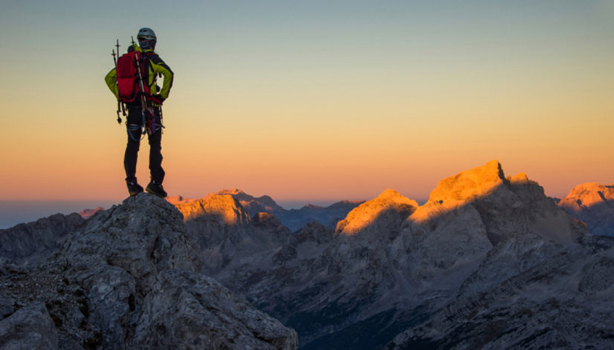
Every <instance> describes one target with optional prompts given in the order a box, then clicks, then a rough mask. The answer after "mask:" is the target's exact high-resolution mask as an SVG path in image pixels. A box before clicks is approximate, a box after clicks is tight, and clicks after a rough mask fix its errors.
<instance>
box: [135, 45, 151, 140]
mask: <svg viewBox="0 0 614 350" xmlns="http://www.w3.org/2000/svg"><path fill="white" fill-rule="evenodd" d="M132 45H136V43H135V42H134V37H132ZM141 57H142V52H141V55H139V54H138V53H136V55H135V58H136V71H137V72H138V76H139V89H140V90H141V113H142V114H143V121H144V122H146V125H144V126H145V128H146V129H147V133H148V134H149V135H151V134H153V133H154V132H155V127H156V126H155V118H154V117H153V111H152V110H151V109H150V108H149V106H148V105H147V98H146V97H145V85H144V84H143V75H142V74H141V63H140V62H139V61H140V60H141ZM152 129H153V131H152ZM143 133H144V132H143Z"/></svg>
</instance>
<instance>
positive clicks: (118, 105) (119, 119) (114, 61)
mask: <svg viewBox="0 0 614 350" xmlns="http://www.w3.org/2000/svg"><path fill="white" fill-rule="evenodd" d="M115 46H116V47H117V54H116V53H115V50H113V51H112V55H113V63H115V74H117V57H119V39H117V44H115ZM115 86H117V91H118V93H119V82H117V80H116V81H115ZM121 107H123V105H122V102H121V99H120V98H119V97H118V98H117V123H118V124H120V125H121V123H122V118H121V117H120V115H119V111H120V109H121ZM124 113H125V112H124Z"/></svg>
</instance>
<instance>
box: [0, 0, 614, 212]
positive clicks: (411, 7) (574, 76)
mask: <svg viewBox="0 0 614 350" xmlns="http://www.w3.org/2000/svg"><path fill="white" fill-rule="evenodd" d="M144 26H147V27H151V28H153V29H154V31H155V32H156V33H157V35H158V45H157V48H156V49H157V52H158V53H159V54H160V56H161V57H162V59H163V60H165V62H166V63H167V64H168V65H169V66H170V67H171V68H172V69H173V71H174V72H175V76H176V78H175V83H174V86H173V90H172V91H171V95H170V98H169V100H168V101H167V102H166V103H165V105H164V117H165V119H164V122H165V125H166V129H165V131H164V136H163V140H162V146H163V155H164V157H165V158H164V162H163V166H164V168H165V170H166V172H167V178H166V181H165V183H164V185H165V188H166V189H167V191H168V192H169V194H170V195H183V196H186V197H190V198H198V197H202V196H205V195H206V194H208V193H210V192H213V191H218V190H221V189H225V188H240V189H243V190H244V191H246V192H248V193H250V194H252V195H255V196H261V195H265V194H267V195H271V196H272V197H273V198H274V199H276V200H278V201H284V200H286V201H288V200H309V201H317V200H338V199H371V198H373V197H375V196H377V195H378V194H379V193H380V192H382V191H383V190H385V189H386V188H393V189H396V190H397V191H399V192H400V193H402V194H403V195H405V196H407V197H410V198H412V199H423V198H428V195H429V193H430V192H431V191H432V190H433V189H434V188H435V186H436V185H437V182H438V181H439V180H441V179H443V178H445V177H448V176H451V175H454V174H456V173H458V172H460V171H463V170H467V169H471V168H474V167H477V166H481V165H484V164H486V163H487V162H488V161H490V160H493V159H498V160H499V161H500V162H501V163H502V165H503V169H504V171H505V172H506V174H507V175H515V174H516V173H518V172H525V173H527V174H528V176H529V178H531V179H533V180H536V181H538V182H539V183H540V184H541V185H542V186H543V187H544V188H545V189H546V193H547V194H548V195H551V196H564V195H566V194H567V193H568V192H569V190H570V189H571V188H572V187H573V186H575V185H577V184H580V183H584V182H592V181H596V182H599V183H602V184H608V183H611V182H614V146H613V144H612V133H613V130H614V98H613V97H614V0H594V1H593V0H585V1H577V0H540V1H535V0H530V1H529V0H514V1H491V0H489V1H485V0H483V1H476V0H466V1H452V0H448V1H361V0H358V1H357V0H352V1H345V0H344V1H335V0H327V1H287V0H286V1H255V0H251V1H233V0H230V1H215V2H212V1H181V0H177V1H147V2H146V1H77V0H74V1H68V0H57V1H10V0H1V2H0V51H1V54H0V62H1V63H2V65H1V66H0V78H1V85H0V106H1V108H0V118H1V124H2V134H3V135H2V137H0V150H1V153H0V164H2V171H1V172H0V184H1V185H0V186H1V188H2V191H0V200H15V199H21V200H98V199H99V200H117V201H118V202H119V201H121V200H122V199H123V198H125V197H126V196H127V190H126V188H125V183H124V177H125V175H124V171H123V152H124V147H125V143H126V134H125V127H124V126H119V125H118V124H117V122H116V121H115V119H116V115H115V109H116V102H115V100H114V98H113V96H112V95H111V93H110V92H109V91H108V89H107V87H106V85H105V83H104V80H103V78H104V76H105V74H106V73H107V72H108V71H109V70H110V69H111V68H112V66H113V60H112V57H111V50H112V49H113V47H114V44H115V40H116V39H119V40H120V44H122V50H125V48H126V47H127V45H128V44H129V41H130V37H131V36H136V33H137V31H138V29H139V28H140V27H144ZM148 149H149V146H148V144H147V141H146V140H145V141H143V143H142V147H141V154H140V159H139V169H138V174H137V176H138V177H139V179H140V182H141V183H142V184H143V185H146V184H147V182H148V180H149V173H148V169H147V166H148V164H147V160H148V159H147V158H148V157H147V152H148Z"/></svg>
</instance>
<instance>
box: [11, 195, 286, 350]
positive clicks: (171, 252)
mask: <svg viewBox="0 0 614 350" xmlns="http://www.w3.org/2000/svg"><path fill="white" fill-rule="evenodd" d="M200 256H201V250H200V247H199V245H198V244H197V242H195V241H193V240H192V238H191V237H190V236H189V234H187V233H186V228H185V224H184V223H183V217H182V215H181V213H180V212H179V211H178V210H177V209H176V208H175V207H173V206H172V205H170V204H168V203H167V202H166V201H164V200H162V199H160V198H157V197H155V196H151V195H148V194H140V195H138V196H136V197H131V198H128V199H127V200H126V201H124V203H123V204H122V205H121V206H115V207H113V208H111V209H109V210H106V211H104V212H101V213H99V214H97V215H96V216H95V217H94V218H92V219H91V220H89V221H88V223H87V226H85V227H84V228H83V229H81V230H79V231H77V232H76V233H74V234H69V235H67V237H66V243H65V244H64V245H63V246H62V248H61V249H60V250H59V251H58V252H57V253H56V254H54V255H53V256H52V257H51V258H50V259H49V260H48V261H46V262H45V263H43V264H41V265H38V266H34V267H32V268H28V267H17V266H9V265H5V266H4V267H3V269H2V274H0V277H1V280H0V283H2V285H4V286H7V288H4V289H3V290H2V291H0V311H3V312H2V314H3V318H2V319H1V320H0V346H7V345H6V344H17V346H21V345H20V344H22V343H19V342H17V343H15V339H16V338H15V336H14V335H11V334H9V333H10V331H7V330H10V329H12V328H19V329H21V330H23V333H24V334H27V332H28V330H30V329H31V330H32V332H34V330H35V329H37V328H38V327H41V329H50V330H49V332H45V333H43V334H42V335H41V337H42V338H43V339H42V340H41V344H52V345H55V346H51V347H42V345H41V346H39V347H38V348H60V349H81V348H105V349H154V348H155V349H188V348H203V349H206V348H225V349H245V348H254V349H295V348H296V347H297V336H296V333H295V332H294V331H292V330H290V329H287V328H285V327H284V326H282V324H281V323H279V322H278V321H277V320H274V319H272V318H270V317H269V316H267V315H266V314H264V313H262V312H260V311H258V310H256V309H254V308H253V307H251V306H250V305H249V304H248V303H247V302H245V301H243V300H242V299H240V298H237V297H236V296H235V295H234V294H233V293H232V292H230V291H229V290H228V289H226V288H225V287H223V286H221V285H220V284H219V283H217V282H216V281H215V280H213V279H212V278H210V277H207V276H205V275H203V274H202V273H201V271H202V270H203V268H204V263H203V262H202V260H201V259H200ZM37 303H38V304H37ZM11 307H12V309H11ZM41 310H42V311H41ZM49 324H52V325H53V327H49ZM23 344H24V346H26V347H28V348H30V346H29V343H23ZM56 344H57V345H56ZM32 348H37V347H32Z"/></svg>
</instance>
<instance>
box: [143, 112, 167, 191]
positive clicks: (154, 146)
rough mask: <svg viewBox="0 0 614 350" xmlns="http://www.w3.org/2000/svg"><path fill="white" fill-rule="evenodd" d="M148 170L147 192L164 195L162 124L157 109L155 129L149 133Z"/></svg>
mask: <svg viewBox="0 0 614 350" xmlns="http://www.w3.org/2000/svg"><path fill="white" fill-rule="evenodd" d="M149 171H150V173H151V182H150V183H149V185H147V192H149V193H152V194H155V195H157V196H160V197H163V198H164V197H166V191H164V188H163V187H162V182H163V181H164V175H165V172H164V169H163V168H162V125H161V123H160V116H159V113H158V111H156V130H155V132H154V133H153V134H151V135H149Z"/></svg>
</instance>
